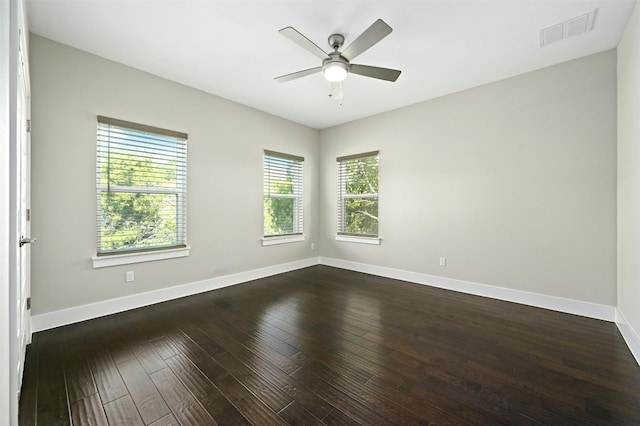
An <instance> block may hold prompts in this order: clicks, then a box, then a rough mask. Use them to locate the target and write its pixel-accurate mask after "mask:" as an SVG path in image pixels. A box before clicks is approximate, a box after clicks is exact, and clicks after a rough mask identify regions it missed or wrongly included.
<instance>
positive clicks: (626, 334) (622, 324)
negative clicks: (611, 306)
mask: <svg viewBox="0 0 640 426" xmlns="http://www.w3.org/2000/svg"><path fill="white" fill-rule="evenodd" d="M616 325H617V326H618V330H620V334H622V337H623V338H624V341H625V342H626V343H627V346H628V347H629V350H630V351H631V353H632V354H633V356H634V358H635V359H636V361H637V362H638V365H640V336H638V333H637V332H636V331H635V330H634V329H633V328H632V327H631V326H630V325H629V322H628V321H627V319H626V318H625V317H624V315H622V312H620V310H619V309H616Z"/></svg>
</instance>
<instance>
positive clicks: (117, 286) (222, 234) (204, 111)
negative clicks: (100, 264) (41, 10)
mask: <svg viewBox="0 0 640 426" xmlns="http://www.w3.org/2000/svg"><path fill="white" fill-rule="evenodd" d="M30 54H31V68H32V93H33V99H32V102H33V132H32V141H33V142H32V144H33V147H32V151H33V152H32V161H33V163H32V164H33V177H32V184H33V197H32V198H33V203H32V207H33V221H32V222H33V234H34V235H37V237H38V242H37V246H36V245H34V247H33V273H32V295H33V314H34V315H37V314H41V313H46V312H51V311H56V310H60V309H64V308H68V307H73V306H78V305H83V304H88V303H92V302H98V301H103V300H108V299H113V298H118V297H123V296H127V295H130V294H135V293H141V292H147V291H152V290H156V289H162V288H166V287H171V286H175V285H179V284H184V283H191V282H196V281H200V280H205V279H208V278H213V277H216V276H222V275H227V274H231V273H237V272H243V271H249V270H253V269H257V268H261V267H266V266H271V265H277V264H282V263H287V262H291V261H295V260H299V259H304V258H308V257H311V256H316V255H317V250H316V251H312V250H311V243H312V242H313V241H314V238H316V236H317V226H318V225H317V217H316V215H315V211H316V209H317V206H316V205H317V196H316V194H318V190H317V187H316V186H314V182H317V179H316V176H317V173H318V168H317V162H316V160H317V146H318V144H317V139H318V132H317V131H316V130H312V129H309V128H306V127H304V126H301V125H298V124H294V123H291V122H288V121H285V120H283V119H280V118H276V117H274V116H270V115H267V114H265V113H262V112H259V111H256V110H254V109H251V108H248V107H244V106H241V105H239V104H236V103H233V102H230V101H227V100H224V99H221V98H218V97H215V96H211V95H208V94H205V93H203V92H200V91H197V90H194V89H190V88H188V87H185V86H181V85H179V84H176V83H172V82H170V81H167V80H164V79H161V78H157V77H155V76H152V75H150V74H147V73H144V72H141V71H138V70H135V69H132V68H129V67H126V66H123V65H120V64H117V63H114V62H110V61H108V60H105V59H101V58H98V57H96V56H93V55H90V54H87V53H85V52H81V51H79V50H75V49H72V48H70V47H67V46H63V45H61V44H57V43H54V42H52V41H49V40H47V39H43V38H40V37H37V36H35V35H34V36H33V37H32V38H31V51H30ZM97 115H104V116H109V117H114V118H120V119H124V120H128V121H134V122H139V123H143V124H148V125H152V126H157V127H162V128H167V129H172V130H177V131H182V132H186V133H188V134H189V142H188V161H189V170H188V185H189V188H188V191H189V195H188V200H189V201H188V208H189V215H188V227H189V235H188V240H189V245H190V246H191V248H192V250H191V256H189V257H188V258H182V259H172V260H164V261H157V262H148V263H140V264H136V265H124V266H116V267H109V268H101V269H93V268H92V263H91V257H92V256H93V255H95V243H96V237H95V226H96V225H95V223H96V218H95V204H96V201H95V197H96V189H95V161H96V160H95V152H96V148H95V145H96V143H95V139H96V116H97ZM263 149H271V150H274V151H280V152H286V153H290V154H295V155H301V156H304V157H306V158H307V159H308V161H306V162H305V188H304V190H305V233H306V236H307V239H306V241H305V242H303V243H291V244H283V245H278V246H269V247H262V246H261V245H260V238H261V237H262V154H263ZM130 270H132V271H135V277H136V279H135V282H134V283H131V284H129V283H125V280H124V278H125V271H130Z"/></svg>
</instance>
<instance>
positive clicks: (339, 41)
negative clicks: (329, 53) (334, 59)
mask: <svg viewBox="0 0 640 426" xmlns="http://www.w3.org/2000/svg"><path fill="white" fill-rule="evenodd" d="M343 44H344V36H343V35H342V34H331V35H330V36H329V46H331V48H332V49H333V50H335V51H337V50H338V49H340V48H341V47H342V45H343Z"/></svg>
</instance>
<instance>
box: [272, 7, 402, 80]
mask: <svg viewBox="0 0 640 426" xmlns="http://www.w3.org/2000/svg"><path fill="white" fill-rule="evenodd" d="M391 31H393V29H392V28H391V27H390V26H389V25H387V24H386V23H385V22H384V21H383V20H382V19H378V20H377V21H376V22H374V23H373V24H371V26H370V27H369V28H367V29H366V30H365V31H364V32H363V33H362V34H360V36H359V37H358V38H356V39H355V40H354V41H353V43H351V44H350V45H349V46H348V47H347V48H346V49H344V50H343V51H342V52H340V48H341V47H342V45H343V44H344V36H343V35H342V34H332V35H330V36H329V40H328V41H329V46H331V48H332V49H333V52H331V53H326V52H325V51H324V50H322V49H321V48H319V47H318V46H317V45H316V44H315V43H314V42H312V41H311V40H309V39H308V38H307V37H305V36H304V35H302V34H301V33H300V32H298V30H296V29H295V28H293V27H286V28H283V29H281V30H280V31H279V33H280V34H282V35H283V36H285V37H287V38H288V39H289V40H291V41H293V42H294V43H296V44H297V45H299V46H300V47H302V48H303V49H306V50H307V51H309V52H311V53H312V54H314V55H316V56H317V57H319V58H320V59H322V65H321V66H319V67H315V68H310V69H307V70H302V71H297V72H294V73H291V74H285V75H281V76H280V77H276V78H275V79H276V80H277V81H279V82H282V83H283V82H285V81H291V80H295V79H296V78H300V77H305V76H307V75H311V74H316V73H319V72H322V73H323V74H324V77H325V78H326V79H327V80H328V81H330V82H331V83H339V82H342V81H343V80H344V79H345V78H347V75H348V74H349V73H351V74H358V75H363V76H365V77H371V78H377V79H379V80H386V81H392V82H393V81H396V80H397V79H398V77H399V76H400V73H401V71H399V70H393V69H389V68H380V67H372V66H369V65H360V64H352V63H351V61H352V60H353V59H355V58H356V57H357V56H358V55H360V54H362V53H363V52H365V51H366V50H368V49H369V48H371V47H372V46H374V45H375V44H376V43H378V42H379V41H380V40H382V39H383V38H385V37H386V36H388V35H389V34H391Z"/></svg>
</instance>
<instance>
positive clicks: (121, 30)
mask: <svg viewBox="0 0 640 426" xmlns="http://www.w3.org/2000/svg"><path fill="white" fill-rule="evenodd" d="M634 4H635V3H634V1H633V0H594V1H582V0H494V1H487V0H423V1H409V0H386V1H312V0H295V1H293V0H290V1H267V0H253V1H248V0H246V1H243V0H234V1H219V0H208V1H206V0H199V1H196V0H27V12H28V19H29V25H30V29H31V31H32V32H33V33H35V34H38V35H40V36H43V37H46V38H49V39H52V40H55V41H58V42H60V43H63V44H67V45H69V46H73V47H76V48H78V49H81V50H85V51H87V52H91V53H94V54H96V55H99V56H102V57H105V58H108V59H111V60H114V61H117V62H120V63H123V64H126V65H129V66H132V67H134V68H138V69H141V70H144V71H147V72H149V73H152V74H155V75H158V76H161V77H164V78H167V79H169V80H174V81H177V82H180V83H182V84H185V85H187V86H191V87H194V88H197V89H200V90H203V91H205V92H209V93H212V94H215V95H218V96H221V97H224V98H227V99H230V100H233V101H236V102H239V103H241V104H244V105H248V106H251V107H254V108H256V109H259V110H262V111H266V112H268V113H271V114H274V115H277V116H280V117H284V118H286V119H289V120H292V121H295V122H298V123H302V124H304V125H307V126H310V127H313V128H318V129H321V128H326V127H330V126H333V125H337V124H341V123H345V122H348V121H352V120H356V119H358V118H362V117H366V116H370V115H374V114H378V113H381V112H384V111H389V110H393V109H397V108H400V107H403V106H406V105H411V104H414V103H417V102H421V101H425V100H428V99H432V98H435V97H438V96H442V95H446V94H449V93H453V92H457V91H460V90H464V89H468V88H471V87H474V86H478V85H481V84H485V83H489V82H492V81H496V80H500V79H503V78H506V77H510V76H514V75H518V74H522V73H524V72H528V71H532V70H535V69H539V68H543V67H547V66H549V65H553V64H556V63H560V62H564V61H568V60H571V59H575V58H578V57H581V56H585V55H590V54H593V53H597V52H601V51H603V50H607V49H611V48H614V47H616V46H617V44H618V41H619V39H620V36H621V34H622V32H623V30H624V26H625V25H626V22H627V19H628V17H629V15H630V14H631V11H632V9H633V6H634ZM596 8H597V9H598V11H597V15H596V20H595V26H594V30H593V31H591V32H589V33H585V34H583V35H581V36H577V37H574V38H569V39H566V40H564V41H560V42H557V43H554V44H551V45H549V46H546V47H544V48H540V47H539V46H540V44H539V35H538V30H539V29H541V28H544V27H548V26H550V25H553V24H555V23H558V22H560V21H565V20H567V19H569V18H572V17H574V16H578V15H581V14H584V13H587V12H589V11H590V10H593V9H596ZM378 18H382V19H383V20H384V21H385V22H387V23H388V24H389V25H390V26H391V27H392V28H393V32H392V33H391V34H390V35H389V36H388V37H386V38H385V39H384V40H382V41H381V42H380V43H378V44H377V45H375V46H374V47H372V48H371V49H370V50H368V51H367V52H365V53H363V54H362V55H360V56H358V57H357V58H356V59H355V60H354V61H353V62H354V63H359V64H365V65H374V66H381V67H386V68H395V69H400V70H402V75H400V78H399V79H398V81H397V82H395V83H390V82H386V81H379V80H375V79H371V78H367V77H362V76H359V75H350V76H349V77H348V78H347V80H345V82H344V85H343V90H344V101H343V104H342V105H339V104H338V102H336V101H335V100H331V99H330V98H329V97H328V93H329V83H328V82H326V81H325V80H324V78H323V77H322V75H321V74H315V75H311V76H308V77H304V78H301V79H298V80H294V81H290V82H286V83H279V82H276V81H274V77H276V76H279V75H282V74H288V73H291V72H294V71H299V70H302V69H307V68H312V67H316V66H319V65H321V64H320V62H321V61H320V60H319V59H318V58H317V57H315V56H314V55H312V54H310V53H309V52H307V51H306V50H304V49H302V48H300V47H299V46H297V45H295V44H294V43H292V42H291V41H289V40H288V39H286V38H285V37H283V36H281V35H280V34H279V33H278V30H279V29H281V28H284V27H286V26H292V27H294V28H296V29H297V30H298V31H300V32H301V33H303V34H304V35H306V36H307V37H308V38H309V39H311V40H312V41H313V42H314V43H316V44H317V45H318V46H320V47H321V48H323V49H325V50H326V51H329V50H330V49H329V46H328V44H327V41H326V40H327V37H328V36H329V35H330V34H333V33H342V34H344V36H345V38H346V41H345V46H348V45H349V44H350V42H352V41H353V40H354V39H355V38H356V37H357V36H358V35H359V34H360V33H362V32H363V31H364V30H365V29H366V28H368V27H369V25H371V24H372V23H373V22H374V21H375V20H376V19H378Z"/></svg>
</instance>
